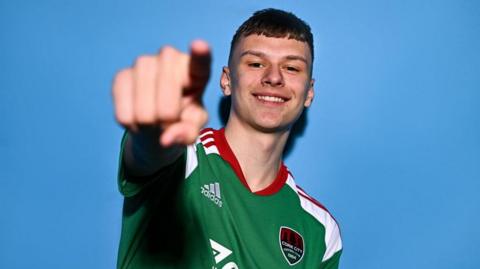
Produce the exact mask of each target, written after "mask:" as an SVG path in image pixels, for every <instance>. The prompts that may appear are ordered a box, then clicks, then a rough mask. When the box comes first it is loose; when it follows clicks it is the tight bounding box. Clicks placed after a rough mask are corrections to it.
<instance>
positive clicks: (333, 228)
mask: <svg viewBox="0 0 480 269" xmlns="http://www.w3.org/2000/svg"><path fill="white" fill-rule="evenodd" d="M287 185H288V186H290V188H292V189H293V191H295V192H296V193H297V194H298V198H299V199H300V204H301V206H302V208H303V209H304V210H305V211H306V212H307V213H308V214H310V215H312V216H313V217H314V218H315V219H316V220H318V221H319V222H320V223H321V224H322V225H323V227H325V245H326V250H325V254H324V256H323V258H322V262H324V261H326V260H328V259H330V258H331V257H332V256H333V255H334V254H335V253H336V252H338V251H339V250H341V249H342V240H341V239H340V228H339V227H338V224H337V222H336V220H335V218H334V217H333V216H332V215H331V214H330V212H328V210H327V209H326V208H325V207H324V206H323V205H322V204H321V203H320V202H318V201H317V200H315V199H314V198H312V197H311V196H309V195H308V194H307V193H305V191H304V190H303V189H302V188H300V187H299V186H298V185H296V184H295V180H294V179H293V177H292V175H291V174H289V175H288V179H287Z"/></svg>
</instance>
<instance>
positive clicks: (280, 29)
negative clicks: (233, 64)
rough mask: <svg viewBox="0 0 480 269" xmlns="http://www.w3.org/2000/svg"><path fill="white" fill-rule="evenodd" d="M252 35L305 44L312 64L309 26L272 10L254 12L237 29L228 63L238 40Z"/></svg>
mask: <svg viewBox="0 0 480 269" xmlns="http://www.w3.org/2000/svg"><path fill="white" fill-rule="evenodd" d="M252 34H257V35H264V36H267V37H280V38H281V37H288V38H290V39H295V40H298V41H302V42H306V43H307V44H308V46H309V47H310V52H311V54H312V64H313V35H312V32H311V30H310V26H309V25H308V24H307V23H306V22H305V21H303V20H302V19H300V18H298V17H297V16H295V14H293V13H291V12H286V11H283V10H279V9H274V8H267V9H262V10H259V11H256V12H255V13H253V15H252V16H251V17H250V18H248V19H247V20H246V21H245V22H244V23H243V24H242V25H240V27H238V29H237V31H236V32H235V35H234V36H233V38H232V42H231V43H230V54H229V56H228V62H229V63H230V60H231V58H232V54H233V50H234V49H235V45H236V44H237V43H238V40H239V39H240V38H242V37H246V36H249V35H252Z"/></svg>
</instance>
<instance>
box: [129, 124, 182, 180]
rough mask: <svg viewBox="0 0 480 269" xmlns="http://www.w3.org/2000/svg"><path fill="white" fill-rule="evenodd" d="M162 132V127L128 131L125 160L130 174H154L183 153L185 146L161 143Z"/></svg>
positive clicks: (138, 175) (139, 175)
mask: <svg viewBox="0 0 480 269" xmlns="http://www.w3.org/2000/svg"><path fill="white" fill-rule="evenodd" d="M161 132H162V131H161V129H160V128H152V127H147V128H142V129H141V130H140V131H137V132H131V131H129V132H128V133H127V135H126V138H125V139H126V140H125V144H124V152H123V162H124V165H125V169H126V171H127V172H128V174H129V175H131V176H135V177H141V176H148V175H152V174H154V173H155V172H157V171H159V170H160V169H162V168H163V167H165V166H167V165H169V164H171V163H172V162H173V161H175V160H176V159H177V158H178V157H179V156H180V155H181V154H182V152H183V148H184V146H181V145H173V146H170V147H163V146H162V145H161V144H160V142H159V138H160V135H161Z"/></svg>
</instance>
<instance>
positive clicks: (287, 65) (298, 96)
mask: <svg viewBox="0 0 480 269" xmlns="http://www.w3.org/2000/svg"><path fill="white" fill-rule="evenodd" d="M311 58H312V57H311V52H310V48H309V47H308V45H307V43H305V42H301V41H297V40H295V39H288V38H275V37H266V36H264V35H249V36H247V37H242V38H240V40H239V41H238V43H237V44H236V46H235V48H234V51H233V53H232V58H231V61H230V68H226V67H225V68H224V70H223V73H222V78H221V83H220V84H221V86H222V88H223V92H224V94H225V95H231V96H232V108H231V112H230V119H229V121H232V120H233V121H235V122H237V123H240V124H246V125H248V126H250V127H253V128H254V129H256V130H260V131H263V132H277V131H285V130H288V129H290V128H291V126H292V125H293V124H294V123H295V121H296V120H297V119H298V117H299V116H300V114H301V112H302V111H303V108H304V107H308V106H310V104H311V102H312V99H313V80H312V79H311V75H310V74H311V68H312V59H311Z"/></svg>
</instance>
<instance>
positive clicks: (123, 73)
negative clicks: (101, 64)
mask: <svg viewBox="0 0 480 269" xmlns="http://www.w3.org/2000/svg"><path fill="white" fill-rule="evenodd" d="M131 71H132V70H131V69H130V68H125V69H122V70H120V71H118V72H117V74H115V77H114V78H113V84H114V85H123V84H125V83H128V82H129V81H130V74H131Z"/></svg>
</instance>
